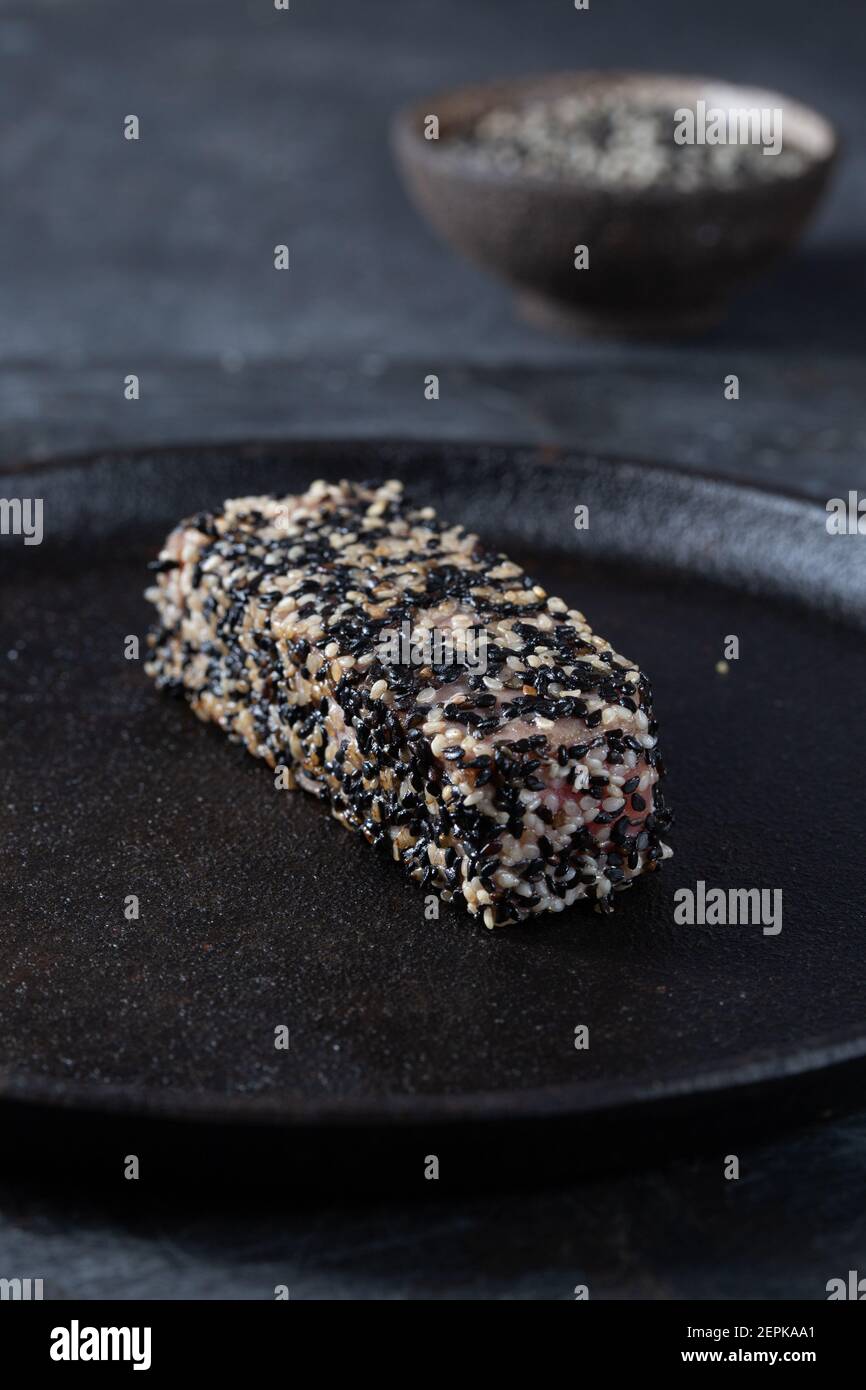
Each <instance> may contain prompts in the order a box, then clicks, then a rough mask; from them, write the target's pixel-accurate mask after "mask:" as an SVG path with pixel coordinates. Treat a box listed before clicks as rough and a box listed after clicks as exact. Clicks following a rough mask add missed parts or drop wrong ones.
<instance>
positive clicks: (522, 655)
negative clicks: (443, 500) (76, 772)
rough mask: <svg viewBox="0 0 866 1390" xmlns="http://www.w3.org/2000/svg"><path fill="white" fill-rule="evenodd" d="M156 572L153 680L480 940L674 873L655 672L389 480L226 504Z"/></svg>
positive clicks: (605, 907) (167, 554) (180, 532)
mask: <svg viewBox="0 0 866 1390" xmlns="http://www.w3.org/2000/svg"><path fill="white" fill-rule="evenodd" d="M153 568H154V569H155V570H156V572H157V578H156V584H155V587H153V588H151V589H150V590H148V597H149V598H150V599H151V600H152V601H153V602H154V603H155V604H156V607H157V610H158V616H159V622H158V625H157V626H156V627H155V629H154V630H153V632H152V633H151V636H150V638H149V641H150V647H151V653H150V657H149V660H148V663H147V670H148V672H149V673H150V675H152V676H153V677H155V679H156V682H157V685H158V686H159V687H161V688H164V689H171V690H176V691H178V692H180V693H182V694H183V695H185V697H186V699H187V700H188V701H189V703H190V704H191V705H192V707H193V709H194V710H195V712H196V714H198V715H199V716H200V718H202V719H203V720H212V721H213V722H215V723H216V724H218V725H219V726H220V728H221V729H223V730H225V732H226V733H227V734H229V736H230V737H231V738H233V739H235V740H237V741H241V742H243V743H245V744H246V746H247V748H248V749H249V750H250V752H251V753H253V754H254V755H255V756H256V757H259V758H263V759H264V760H265V762H267V763H268V764H269V765H270V766H271V767H273V768H278V769H284V770H285V771H284V781H283V783H282V785H290V786H293V785H299V786H301V787H302V788H304V789H305V790H307V791H310V792H313V793H315V794H316V795H317V796H318V797H319V798H320V799H321V800H322V801H324V802H326V804H327V805H328V806H329V807H330V809H331V811H332V813H333V815H334V816H335V817H336V818H337V820H339V821H341V822H342V824H343V825H345V826H347V827H348V828H349V829H351V830H357V831H360V832H361V834H362V835H364V837H365V838H366V839H367V840H369V841H370V842H371V843H372V844H374V845H376V846H378V847H380V848H382V849H384V850H386V851H388V852H389V853H390V854H391V856H392V857H393V858H394V859H396V860H400V861H402V863H403V864H404V865H405V866H406V868H407V870H408V871H409V873H410V875H411V876H412V878H414V879H416V880H417V881H418V882H419V883H420V884H422V885H423V886H425V887H427V888H428V889H435V890H436V891H437V892H438V893H439V894H440V895H441V897H442V898H443V899H445V900H451V899H452V898H455V899H456V898H462V899H463V901H464V903H465V904H466V906H467V908H468V909H469V911H470V912H471V913H473V914H482V915H483V919H484V922H485V923H486V925H487V926H489V927H493V926H499V925H504V924H505V923H508V922H515V921H520V920H522V919H524V918H526V917H528V916H530V915H531V914H536V913H541V912H560V911H561V910H562V909H563V908H565V907H568V906H569V905H570V904H571V903H573V902H576V901H577V900H578V899H581V898H586V899H589V900H591V901H592V902H593V903H594V905H595V906H596V908H597V910H599V911H603V912H608V911H610V910H611V906H612V900H613V895H614V894H615V893H616V892H619V891H621V890H622V889H624V888H627V887H628V886H629V885H630V884H631V882H632V880H633V879H635V878H637V877H639V876H640V875H641V874H646V873H647V872H649V871H651V870H653V869H655V868H656V866H657V864H658V863H659V861H660V860H661V859H664V858H666V857H667V856H668V855H669V854H670V850H669V849H667V847H666V846H665V845H664V844H663V843H662V841H661V839H660V838H659V835H660V832H662V831H664V829H665V828H666V826H667V824H668V820H669V818H668V816H667V814H666V812H665V809H664V801H663V797H662V792H661V789H660V787H659V779H660V777H661V775H662V772H663V767H662V763H661V759H660V757H659V755H658V750H657V744H656V723H655V720H654V718H653V713H652V704H651V694H650V688H649V685H648V683H647V680H646V677H645V676H644V675H643V674H642V673H641V672H640V671H639V670H638V669H637V668H636V667H635V666H633V665H632V664H631V663H629V662H628V661H626V660H625V659H624V658H623V657H621V656H617V655H616V653H615V652H613V651H612V650H611V649H610V648H609V647H608V646H607V644H606V643H605V642H604V641H603V640H602V639H601V638H600V637H597V636H596V635H595V634H594V633H593V632H592V630H591V629H590V627H589V626H588V624H587V622H586V619H585V618H584V617H583V615H582V614H581V613H579V612H577V611H576V610H574V609H570V608H568V607H567V605H566V604H565V603H564V602H563V601H562V600H561V599H558V598H550V597H548V595H547V594H546V592H545V591H544V589H542V588H541V587H540V586H539V585H538V584H535V583H534V582H533V581H532V580H531V579H530V578H529V577H528V576H527V575H525V574H524V572H523V571H522V570H521V569H520V567H519V566H518V565H516V564H514V563H513V562H512V561H510V560H509V559H507V558H506V556H504V555H502V554H500V553H497V552H496V551H493V550H490V549H488V548H486V547H485V546H484V545H482V544H481V543H480V542H479V540H478V538H477V537H476V536H474V535H471V534H468V533H467V532H465V531H464V530H463V528H462V527H460V526H447V525H445V524H444V523H442V522H440V521H438V520H437V518H436V515H435V513H434V512H433V510H432V509H431V508H429V507H425V508H422V509H418V508H413V507H411V506H409V505H408V504H407V502H406V501H405V500H404V499H403V496H402V490H401V485H400V484H399V483H396V482H389V483H385V484H382V485H376V484H370V485H357V484H354V483H346V482H343V483H339V484H329V483H323V482H317V483H314V484H313V485H312V486H311V487H310V489H309V490H308V491H307V492H306V493H304V494H303V495H302V496H297V497H282V498H280V497H241V498H236V499H235V500H233V501H229V502H226V503H225V505H224V508H223V510H222V511H221V512H216V513H214V514H210V513H202V514H200V515H199V516H196V517H194V518H192V519H191V520H190V521H187V522H185V523H183V524H182V525H181V526H179V527H178V528H177V529H176V530H175V531H173V532H172V534H171V535H170V536H169V538H168V540H167V542H166V545H165V547H164V549H163V550H162V552H161V555H160V558H159V560H157V561H155V562H154V565H153ZM401 635H402V638H403V639H407V640H402V643H401V640H398V638H400V637H401ZM470 638H472V639H473V640H472V641H470V640H469V639H470Z"/></svg>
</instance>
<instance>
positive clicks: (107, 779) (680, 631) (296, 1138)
mask: <svg viewBox="0 0 866 1390" xmlns="http://www.w3.org/2000/svg"><path fill="white" fill-rule="evenodd" d="M319 476H323V477H328V478H339V477H342V476H347V477H352V478H356V479H359V478H372V477H378V478H382V477H389V476H396V477H400V478H402V479H403V480H404V481H405V482H406V483H407V486H408V487H409V488H410V489H411V490H412V492H413V494H414V495H415V496H417V497H418V498H419V500H421V501H422V502H425V503H426V502H430V503H432V504H433V505H435V506H436V507H437V508H438V509H439V510H440V512H441V514H442V515H443V516H444V517H447V518H449V519H451V520H455V521H462V522H463V523H465V524H466V525H467V526H470V527H472V528H473V529H476V530H478V531H480V532H481V533H482V534H483V535H484V536H485V537H486V538H487V539H489V540H492V541H494V542H495V543H497V544H499V545H500V546H501V547H502V548H503V549H507V550H508V551H509V552H511V553H512V554H513V555H514V556H515V558H518V559H519V560H520V561H521V563H523V564H525V565H526V566H527V568H528V569H529V570H530V572H532V573H535V574H537V575H538V577H539V578H540V580H541V581H542V582H543V583H545V584H546V586H547V587H548V588H549V590H550V591H551V592H556V593H560V594H562V595H563V596H564V597H565V598H566V599H568V600H570V601H573V602H575V603H576V604H577V605H578V606H579V607H581V608H583V609H584V611H585V612H586V613H587V615H588V617H589V618H590V620H591V621H592V622H593V624H594V625H596V626H597V628H598V630H600V631H602V632H604V633H605V635H606V636H608V637H609V639H610V640H611V642H613V643H614V644H615V645H617V646H619V647H621V648H622V649H623V650H626V651H628V652H629V654H633V656H634V658H635V660H637V661H639V662H640V663H641V665H642V666H643V667H644V668H645V669H646V670H647V671H648V672H649V674H650V677H651V679H652V681H653V686H654V690H655V697H656V707H657V712H658V718H659V720H660V725H661V732H662V736H663V740H664V747H665V750H666V754H667V759H666V760H667V763H668V767H669V789H670V800H671V803H672V805H673V806H674V807H675V810H676V816H677V821H676V825H675V827H674V830H673V831H672V833H671V842H672V844H673V847H674V850H675V858H674V860H673V861H671V862H670V863H668V864H666V865H665V867H664V869H663V871H662V872H661V873H659V874H657V875H654V876H652V879H651V880H649V881H647V882H646V883H641V884H639V885H637V886H636V887H635V888H634V889H633V890H632V891H631V892H630V893H628V894H625V895H624V896H623V899H622V902H621V904H620V905H619V910H618V912H617V913H616V914H615V916H614V917H613V918H610V919H605V918H602V919H600V918H598V917H596V916H595V915H594V914H593V913H592V912H591V911H587V910H585V909H583V908H580V907H577V908H574V909H571V910H569V911H568V912H565V913H562V914H561V915H560V916H558V917H556V918H551V919H549V920H546V919H540V920H539V921H537V922H532V923H530V924H529V925H528V926H524V927H515V928H505V929H503V930H500V931H496V932H489V931H485V930H484V929H483V928H478V927H476V926H474V925H473V924H472V922H471V921H470V920H468V919H467V917H466V915H465V914H464V913H461V912H458V911H457V910H456V909H451V908H448V907H443V908H442V909H441V916H440V920H439V921H438V922H430V921H426V920H425V917H424V895H423V894H422V893H420V892H419V891H418V890H417V889H415V888H414V887H413V886H412V885H410V884H407V883H406V881H405V880H404V878H403V876H402V875H401V873H400V871H399V869H398V868H397V866H393V865H391V864H389V863H388V862H387V861H383V860H382V859H380V858H379V857H378V856H377V855H376V854H375V853H373V852H372V851H371V850H370V849H369V847H368V846H367V845H365V844H364V843H363V842H362V841H361V840H360V839H358V838H356V837H353V836H351V835H349V834H348V833H347V832H346V831H345V830H343V829H342V828H341V827H340V826H338V825H337V824H336V823H335V822H334V821H332V820H331V819H330V818H329V817H328V815H327V812H326V811H325V810H324V809H323V808H322V807H320V806H318V805H317V804H316V803H315V802H314V801H313V800H312V799H310V798H309V797H306V796H302V795H295V796H288V795H286V796H277V795H275V793H274V791H273V786H272V781H271V779H270V777H269V776H268V774H267V771H266V770H265V769H264V768H263V767H262V766H260V765H258V764H257V763H256V762H255V761H254V760H253V759H251V758H250V757H249V756H248V755H247V754H245V753H243V752H242V751H241V750H240V749H238V748H234V747H232V746H230V745H227V743H226V741H225V739H224V738H223V737H222V736H221V735H220V734H219V733H218V732H216V731H215V730H212V729H208V728H206V727H205V726H203V725H201V724H200V723H199V722H198V721H197V720H196V719H195V718H194V717H193V716H192V715H191V713H190V712H189V710H188V709H187V708H186V707H185V706H184V705H183V704H182V703H181V702H179V701H174V700H170V699H167V698H164V697H163V698H161V697H159V696H158V695H157V694H156V693H155V691H154V689H153V686H152V684H151V682H150V681H149V680H148V679H147V678H146V676H145V675H144V672H143V670H142V667H141V664H140V663H139V662H136V661H127V660H125V659H124V655H123V649H124V639H125V637H126V636H127V635H129V634H138V635H140V636H141V637H143V635H144V632H145V630H146V625H147V622H148V621H149V612H148V605H147V604H146V603H145V601H144V599H143V597H142V593H143V589H144V588H145V586H146V584H147V582H148V576H147V572H146V568H145V567H146V563H147V560H148V559H150V558H151V557H152V556H153V555H154V554H155V552H156V549H157V548H158V546H159V544H160V542H161V541H162V539H163V537H164V535H165V533H166V532H167V530H168V529H169V527H170V526H171V525H172V524H173V523H174V522H176V521H177V520H178V519H179V518H180V517H181V516H183V515H185V514H189V513H191V512H194V511H196V510H197V509H199V508H200V507H202V506H207V505H210V504H213V503H217V502H220V501H222V500H223V499H224V498H225V497H227V496H231V495H238V494H243V493H251V492H257V491H282V490H285V491H287V492H291V491H296V490H299V489H300V488H302V487H303V486H304V485H306V484H307V483H308V482H309V481H310V480H311V479H313V478H315V477H319ZM0 492H2V495H4V496H6V497H12V496H14V495H16V494H18V495H22V496H33V495H34V494H35V495H37V496H41V497H42V498H43V499H44V508H45V540H44V542H43V544H42V545H41V546H34V547H24V546H23V545H22V544H21V542H20V540H17V539H15V538H13V537H4V538H3V541H2V544H0V575H2V593H3V603H2V618H0V624H2V634H0V653H2V660H0V711H2V723H0V748H2V761H0V780H2V797H0V821H2V881H3V890H4V891H3V902H2V908H0V911H2V937H3V950H2V964H0V1113H2V1114H3V1118H4V1124H5V1133H6V1134H7V1135H8V1136H10V1141H9V1144H8V1145H7V1158H9V1157H10V1156H11V1157H12V1158H14V1157H15V1155H16V1154H17V1155H25V1154H27V1155H32V1154H33V1153H34V1152H37V1151H38V1150H39V1149H40V1147H42V1148H43V1150H44V1146H45V1145H46V1144H48V1145H50V1146H52V1147H51V1149H50V1151H51V1152H54V1153H56V1152H57V1145H58V1144H60V1145H62V1146H63V1149H64V1152H65V1153H66V1154H67V1156H68V1158H69V1159H70V1161H72V1160H73V1159H74V1158H76V1157H78V1158H80V1159H82V1160H83V1161H85V1162H86V1163H87V1166H88V1170H89V1171H90V1172H91V1173H94V1172H99V1171H101V1167H100V1165H104V1167H105V1172H106V1174H108V1173H110V1172H113V1171H114V1168H112V1166H111V1165H112V1164H113V1163H114V1160H115V1157H116V1146H117V1145H127V1146H128V1147H125V1148H123V1152H125V1153H128V1152H137V1151H138V1150H137V1149H135V1148H134V1147H132V1145H133V1144H135V1143H137V1144H139V1145H140V1146H141V1147H142V1148H143V1150H144V1151H145V1152H146V1153H147V1154H148V1156H149V1162H150V1163H151V1165H152V1168H151V1171H152V1172H153V1173H154V1174H159V1173H161V1174H163V1175H165V1176H166V1177H168V1178H170V1179H171V1180H172V1181H174V1180H175V1179H176V1178H177V1177H178V1175H179V1174H180V1175H183V1174H184V1173H186V1174H187V1175H188V1176H190V1177H191V1178H193V1179H195V1178H196V1177H197V1176H200V1175H201V1173H202V1172H203V1171H204V1170H206V1171H207V1174H208V1175H210V1176H214V1175H216V1174H221V1175H222V1176H224V1177H226V1178H227V1179H228V1180H229V1181H231V1180H232V1177H233V1175H235V1174H237V1173H238V1172H239V1171H241V1169H243V1167H244V1165H245V1164H248V1163H249V1164H253V1165H254V1167H253V1169H252V1170H251V1171H253V1172H256V1171H260V1170H261V1165H262V1163H263V1162H264V1163H265V1165H266V1166H269V1167H270V1169H271V1171H273V1169H274V1166H275V1165H276V1167H277V1168H278V1169H279V1172H280V1173H281V1174H282V1175H283V1176H285V1175H286V1174H287V1173H288V1174H293V1175H295V1176H296V1177H297V1178H298V1179H299V1180H301V1179H303V1180H304V1181H321V1180H323V1179H324V1180H326V1181H329V1180H331V1178H332V1177H333V1174H334V1173H335V1172H336V1173H338V1174H340V1175H341V1176H340V1178H339V1180H340V1181H341V1182H345V1183H347V1184H348V1183H352V1182H355V1181H356V1180H359V1181H360V1180H363V1181H367V1180H369V1181H370V1182H372V1183H374V1184H376V1185H384V1186H386V1187H387V1186H399V1185H403V1184H404V1183H407V1182H408V1183H409V1185H410V1186H411V1184H412V1182H414V1181H416V1180H417V1178H418V1174H419V1172H420V1171H421V1169H420V1168H419V1167H418V1165H419V1163H421V1161H422V1160H423V1156H424V1155H425V1154H427V1153H431V1152H435V1153H438V1154H440V1156H441V1154H445V1155H447V1157H448V1164H447V1168H446V1170H445V1178H446V1179H447V1181H448V1182H453V1183H466V1182H471V1181H477V1180H481V1181H486V1180H487V1179H486V1177H485V1165H487V1166H488V1167H490V1165H492V1167H493V1168H494V1169H495V1174H496V1176H497V1177H503V1176H505V1175H509V1176H512V1177H513V1176H526V1177H535V1176H539V1175H541V1174H542V1173H551V1174H554V1173H564V1172H575V1171H578V1170H583V1169H586V1168H592V1167H596V1166H598V1165H600V1164H605V1165H607V1164H610V1163H622V1162H630V1161H636V1160H640V1161H644V1160H645V1159H646V1158H647V1157H648V1156H652V1155H654V1154H661V1153H662V1152H663V1151H665V1150H666V1149H667V1148H668V1147H670V1146H671V1145H679V1144H682V1143H684V1142H691V1141H694V1140H696V1139H697V1138H698V1137H700V1138H701V1140H702V1141H706V1140H708V1139H710V1138H711V1137H712V1136H713V1135H714V1134H718V1135H719V1136H720V1141H721V1142H728V1143H731V1144H733V1143H734V1140H735V1138H736V1136H737V1135H744V1134H745V1133H747V1131H748V1130H749V1129H750V1128H752V1127H755V1126H757V1125H759V1124H767V1123H778V1122H781V1121H782V1120H785V1119H788V1118H807V1117H812V1118H814V1117H815V1116H817V1115H818V1114H820V1113H822V1112H825V1111H827V1110H828V1109H830V1108H832V1107H833V1106H834V1105H837V1104H842V1103H844V1102H845V1100H846V1099H847V1097H848V1095H849V1094H851V1093H854V1094H856V1093H857V1092H858V1091H860V1090H861V1089H862V1082H863V1076H864V1069H863V1062H864V1058H866V1026H864V1021H863V1012H864V1011H863V994H864V991H863V978H862V975H863V972H862V959H863V949H864V932H866V928H864V925H863V919H862V913H861V911H860V900H861V886H860V875H859V869H858V863H857V856H856V854H855V852H854V849H853V842H852V836H853V835H855V833H856V821H857V813H856V810H855V808H856V806H857V805H858V799H859V794H860V788H861V786H862V781H863V759H862V756H861V754H860V752H859V750H858V741H857V737H856V730H857V727H858V724H857V721H856V720H855V717H854V715H855V705H856V702H857V699H858V692H859V691H861V690H862V689H863V685H864V680H866V650H864V644H863V639H862V628H863V625H864V623H866V599H864V593H866V587H864V578H866V566H864V560H863V558H862V553H861V548H860V547H858V546H857V544H856V538H854V537H831V536H828V534H827V531H826V527H825V524H824V521H825V518H824V514H823V512H822V511H821V509H820V508H818V507H815V506H814V504H809V503H805V502H801V501H799V500H796V499H794V498H789V497H781V496H778V495H776V494H771V493H765V492H762V491H759V490H757V489H754V488H748V487H745V486H743V487H741V486H738V485H736V484H733V483H730V482H720V481H717V480H713V479H708V478H703V477H698V476H694V475H685V474H679V473H677V472H675V471H673V470H668V469H664V468H652V467H646V466H639V465H635V464H631V463H628V462H623V461H612V460H600V459H594V458H587V457H585V456H583V455H581V454H579V453H571V452H568V451H563V450H555V449H525V450H523V449H515V448H505V447H501V448H500V447H488V448H480V447H462V446H457V445H422V444H405V445H404V444H396V443H365V444H363V445H353V444H348V443H340V444H325V443H311V444H304V443H292V444H290V445H285V446H283V445H277V444H263V445H249V446H222V447H218V448H216V447H210V446H207V447H202V448H200V449H196V448H180V449H176V450H172V449H166V450H162V451H142V452H140V453H128V454H118V455H111V454H105V455H100V456H99V457H96V458H89V459H82V460H69V461H60V462H57V463H54V464H52V463H49V464H46V465H44V466H40V467H39V468H36V469H33V468H29V469H28V470H27V471H26V472H25V471H23V470H22V471H21V472H20V473H15V472H14V471H12V472H7V473H6V474H5V475H4V476H3V477H2V479H0ZM577 503H584V504H586V505H588V507H589V510H590V526H589V529H588V530H586V531H579V532H578V531H575V529H574V525H573V518H574V507H575V505H576V504H577ZM728 634H736V635H738V636H739V638H740V650H741V655H740V659H739V661H738V662H731V663H730V670H729V672H728V674H727V675H726V676H722V675H719V674H718V673H717V671H716V662H717V661H718V659H719V657H720V656H721V654H722V644H723V641H724V638H725V637H726V635H728ZM12 651H15V652H16V653H17V655H16V657H15V658H14V659H10V658H9V656H8V653H9V652H12ZM852 731H853V732H852ZM699 879H700V880H704V881H705V882H706V883H707V884H708V885H714V886H721V887H758V888H782V889H783V892H784V920H783V929H782V931H781V933H780V934H779V935H778V936H772V937H771V936H765V935H763V933H762V931H761V928H760V927H759V926H727V927H723V926H715V927H712V926H710V927H707V926H705V927H700V926H695V927H684V926H676V925H675V924H674V921H673V905H674V903H673V894H674V892H675V890H676V889H677V888H679V887H683V886H694V885H695V883H696V881H697V880H699ZM128 894H136V895H137V896H138V898H139V900H140V918H139V920H138V921H127V920H126V919H125V917H124V899H125V897H126V896H127V895H128ZM281 1024H285V1025H286V1026H287V1027H288V1028H289V1029H290V1033H291V1046H290V1048H289V1050H288V1051H287V1052H281V1051H277V1050H275V1048H274V1043H273V1039H274V1029H275V1028H276V1027H277V1026H279V1025H281ZM580 1024H585V1025H586V1026H587V1027H588V1028H589V1030H590V1047H589V1049H588V1050H585V1051H578V1050H576V1049H575V1047H574V1042H573V1040H574V1030H575V1028H576V1027H577V1026H578V1025H580ZM433 1145H439V1147H438V1148H437V1147H433ZM725 1151H726V1152H729V1151H732V1150H731V1149H726V1150H725ZM419 1155H420V1157H419ZM256 1165H257V1166H256ZM413 1165H414V1166H413ZM443 1166H444V1165H443ZM348 1169H352V1171H351V1172H349V1171H348ZM329 1175H331V1176H330V1177H329Z"/></svg>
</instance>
